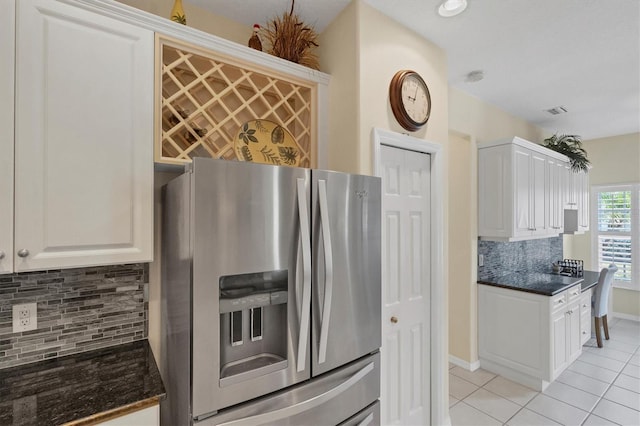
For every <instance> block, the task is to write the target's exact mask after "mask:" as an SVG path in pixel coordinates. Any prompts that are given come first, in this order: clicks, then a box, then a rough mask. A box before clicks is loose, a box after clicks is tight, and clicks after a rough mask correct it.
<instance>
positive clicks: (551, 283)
mask: <svg viewBox="0 0 640 426" xmlns="http://www.w3.org/2000/svg"><path fill="white" fill-rule="evenodd" d="M581 281H582V278H574V277H565V276H564V275H556V274H544V273H539V272H526V273H521V272H515V273H511V274H506V275H502V276H499V277H495V278H492V279H490V280H478V283H480V284H488V285H492V286H496V287H503V288H508V289H511V290H519V291H526V292H527V293H536V294H542V295H543V296H553V295H554V294H558V293H560V292H562V291H564V290H566V289H568V288H570V287H573V286H574V285H576V284H578V283H580V282H581Z"/></svg>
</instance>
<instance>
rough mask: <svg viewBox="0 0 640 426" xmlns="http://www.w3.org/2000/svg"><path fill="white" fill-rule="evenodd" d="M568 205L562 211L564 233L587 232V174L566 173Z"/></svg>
mask: <svg viewBox="0 0 640 426" xmlns="http://www.w3.org/2000/svg"><path fill="white" fill-rule="evenodd" d="M567 180H568V182H569V185H568V191H567V192H568V196H567V199H568V203H567V207H566V210H565V211H564V220H565V233H567V234H582V233H583V232H585V231H588V230H589V192H590V190H589V174H588V173H586V172H573V171H571V170H569V171H568V176H567Z"/></svg>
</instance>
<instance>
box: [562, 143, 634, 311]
mask: <svg viewBox="0 0 640 426" xmlns="http://www.w3.org/2000/svg"><path fill="white" fill-rule="evenodd" d="M583 147H584V149H585V150H586V151H587V158H588V159H589V161H591V165H592V168H591V170H590V171H589V184H590V185H608V184H616V183H640V133H632V134H629V135H621V136H615V137H609V138H602V139H592V140H588V141H584V143H583ZM565 242H566V243H565V247H567V246H569V247H570V249H569V250H570V253H571V256H572V258H575V259H584V261H585V268H586V269H589V270H597V269H598V266H597V265H596V264H595V263H593V262H592V259H591V250H592V245H591V232H586V233H585V234H583V235H575V236H572V237H565ZM566 252H567V250H565V255H566ZM613 312H616V313H621V314H625V315H631V316H634V317H640V291H633V290H625V289H620V288H614V289H613Z"/></svg>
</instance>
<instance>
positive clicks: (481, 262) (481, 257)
mask: <svg viewBox="0 0 640 426" xmlns="http://www.w3.org/2000/svg"><path fill="white" fill-rule="evenodd" d="M478 266H484V255H482V254H479V255H478Z"/></svg>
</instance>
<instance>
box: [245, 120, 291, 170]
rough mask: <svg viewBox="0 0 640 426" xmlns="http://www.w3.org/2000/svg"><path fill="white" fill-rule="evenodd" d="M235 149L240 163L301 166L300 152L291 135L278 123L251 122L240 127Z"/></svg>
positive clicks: (266, 121)
mask: <svg viewBox="0 0 640 426" xmlns="http://www.w3.org/2000/svg"><path fill="white" fill-rule="evenodd" d="M234 148H235V151H236V156H237V157H238V160H240V161H252V162H254V163H263V164H275V165H286V166H299V165H300V152H299V151H298V146H297V145H296V142H295V139H294V138H293V136H291V133H289V131H288V130H287V129H285V128H284V127H282V126H280V125H279V124H278V123H274V122H273V121H268V120H251V121H247V122H246V123H244V124H243V125H242V126H240V130H239V131H238V134H237V135H236V138H235V142H234Z"/></svg>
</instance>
